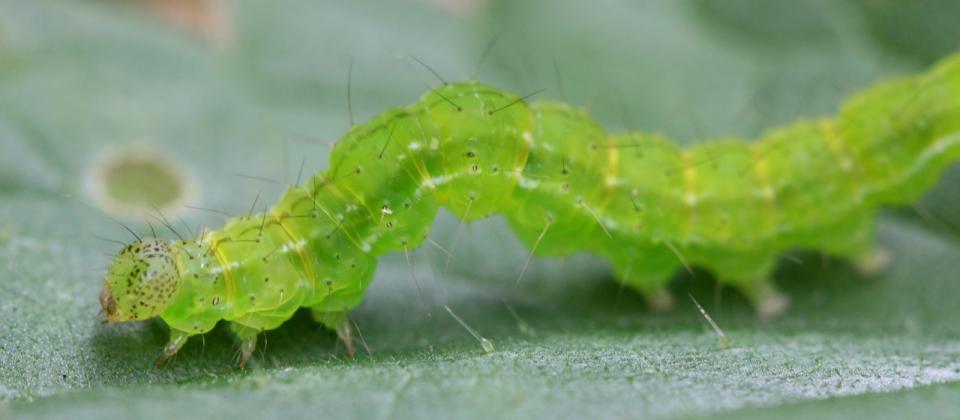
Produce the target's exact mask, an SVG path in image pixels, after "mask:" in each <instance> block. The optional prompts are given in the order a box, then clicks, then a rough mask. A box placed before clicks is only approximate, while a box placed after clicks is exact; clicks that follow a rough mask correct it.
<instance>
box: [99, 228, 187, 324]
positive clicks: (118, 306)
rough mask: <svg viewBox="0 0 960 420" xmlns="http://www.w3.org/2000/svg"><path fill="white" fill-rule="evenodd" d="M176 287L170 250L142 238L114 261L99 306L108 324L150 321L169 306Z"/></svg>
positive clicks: (162, 243)
mask: <svg viewBox="0 0 960 420" xmlns="http://www.w3.org/2000/svg"><path fill="white" fill-rule="evenodd" d="M179 283H180V273H179V270H178V269H177V266H176V263H174V259H173V253H172V251H171V250H170V247H169V246H168V245H167V244H166V243H165V242H163V241H161V240H159V239H154V238H143V239H140V240H138V241H136V242H133V243H131V244H130V245H127V246H126V247H125V248H123V250H121V251H120V253H119V254H117V256H116V258H114V259H113V262H112V263H111V264H110V269H109V271H108V272H107V277H106V278H105V279H104V280H103V289H102V290H101V291H100V305H101V306H102V307H103V312H104V313H105V314H106V315H107V320H108V321H110V322H123V321H130V320H137V319H147V318H152V317H154V316H157V315H159V314H160V313H161V312H163V310H164V309H166V307H167V306H169V305H170V302H171V301H172V300H173V296H174V295H175V294H176V292H177V286H178V285H179Z"/></svg>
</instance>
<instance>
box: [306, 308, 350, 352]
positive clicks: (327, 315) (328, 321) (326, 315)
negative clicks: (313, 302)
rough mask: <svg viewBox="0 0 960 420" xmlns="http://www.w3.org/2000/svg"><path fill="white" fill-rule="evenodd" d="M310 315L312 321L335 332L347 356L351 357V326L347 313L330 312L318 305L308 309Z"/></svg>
mask: <svg viewBox="0 0 960 420" xmlns="http://www.w3.org/2000/svg"><path fill="white" fill-rule="evenodd" d="M310 313H311V314H312V315H313V319H314V320H316V321H317V322H319V323H321V324H323V326H325V327H327V328H329V329H331V330H334V331H336V332H337V338H338V339H340V341H342V342H343V345H344V346H346V347H347V355H348V356H350V357H353V354H354V348H353V325H352V324H351V323H350V319H349V318H348V317H347V312H346V311H337V312H331V311H330V310H329V308H327V307H325V306H323V305H320V306H315V307H312V308H310Z"/></svg>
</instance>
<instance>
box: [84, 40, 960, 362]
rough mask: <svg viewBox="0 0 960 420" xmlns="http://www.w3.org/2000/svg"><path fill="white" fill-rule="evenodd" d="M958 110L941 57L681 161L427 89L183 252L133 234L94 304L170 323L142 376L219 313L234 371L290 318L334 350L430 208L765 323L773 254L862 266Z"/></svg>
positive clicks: (539, 114)
mask: <svg viewBox="0 0 960 420" xmlns="http://www.w3.org/2000/svg"><path fill="white" fill-rule="evenodd" d="M958 98H960V55H956V56H953V57H950V58H947V59H945V60H944V61H942V62H941V63H940V64H938V65H936V66H935V67H933V68H932V69H931V70H930V71H928V72H927V73H924V74H921V75H918V76H914V77H910V78H904V79H900V80H894V81H890V82H886V83H882V84H879V85H877V86H875V87H873V88H870V89H867V90H866V91H864V92H862V93H860V94H859V95H857V96H855V97H853V98H852V99H850V100H849V101H848V102H847V103H846V104H844V106H843V107H842V108H841V111H840V113H839V114H838V116H837V117H836V118H833V119H820V120H816V121H798V122H795V123H792V124H789V125H787V126H784V127H781V128H778V129H775V130H772V131H771V132H769V133H767V134H765V135H764V136H763V137H762V138H761V139H759V141H756V142H745V141H740V140H731V139H727V140H717V141H710V142H703V143H700V144H698V145H697V146H695V147H691V148H686V149H681V148H679V147H678V146H677V145H675V144H674V143H673V142H671V141H669V140H667V139H666V138H664V137H663V136H660V135H656V134H649V133H637V132H634V133H626V134H620V135H609V134H607V133H606V132H605V131H603V130H602V129H601V128H600V127H599V125H598V124H597V123H596V122H594V121H593V120H592V119H591V118H590V117H589V116H588V115H587V114H586V113H585V111H583V110H581V109H577V108H573V107H571V106H568V105H565V104H561V103H555V102H536V103H532V104H528V103H527V102H526V100H525V99H526V98H525V97H518V96H516V95H513V94H509V93H505V92H501V91H498V90H496V89H493V88H491V87H487V86H484V85H481V84H479V83H476V82H465V83H457V84H445V85H443V86H441V87H439V88H436V89H433V90H431V91H429V92H428V93H427V94H426V95H424V96H423V98H421V99H420V100H419V101H418V102H416V103H414V104H412V105H410V106H407V107H404V108H398V109H392V110H388V111H386V112H384V113H383V114H381V115H379V116H377V117H374V118H373V119H372V120H370V121H369V122H367V123H365V124H360V125H356V126H354V127H353V128H352V129H351V130H350V132H348V133H347V134H346V136H345V137H344V138H343V139H342V140H341V141H340V142H339V143H338V144H337V147H336V148H335V149H334V151H333V153H332V155H331V157H330V166H329V168H328V169H327V170H326V171H321V172H320V173H318V174H316V175H315V176H313V177H312V178H310V179H309V180H307V182H305V183H304V184H303V185H300V186H296V187H292V188H289V189H288V190H287V191H286V192H285V193H284V195H283V197H282V198H281V199H280V201H279V202H278V203H277V204H276V205H275V206H274V207H273V208H271V209H269V210H267V211H265V212H264V213H260V214H248V215H244V216H240V217H236V218H233V219H231V220H230V221H228V222H227V224H226V225H225V226H224V227H223V228H221V229H219V230H215V231H205V232H204V233H202V234H201V235H200V236H199V237H197V238H195V239H191V240H183V239H181V240H174V241H169V242H164V241H161V240H159V239H154V238H143V239H139V238H138V240H137V241H135V242H133V243H132V244H130V245H128V246H127V247H126V248H124V249H123V250H122V251H121V252H120V254H119V255H118V256H117V257H116V258H115V259H114V261H113V264H112V265H111V267H110V270H109V274H108V276H107V278H106V280H105V281H104V289H103V292H101V295H100V301H101V305H102V307H103V309H104V312H105V313H106V314H107V318H108V319H109V320H110V321H117V322H119V321H128V320H136V319H146V318H150V317H154V316H159V317H160V318H161V319H163V320H164V321H165V322H166V323H167V324H168V325H169V326H170V330H171V331H170V341H169V342H168V344H167V345H166V346H165V347H164V350H163V353H162V354H161V356H160V358H158V359H157V364H158V365H160V364H163V363H164V362H165V361H166V360H167V359H168V358H169V357H170V356H172V355H173V354H175V353H176V352H177V351H178V350H179V349H180V348H181V347H182V346H183V344H184V343H186V341H187V339H188V338H189V337H190V336H193V335H197V334H202V333H204V332H207V331H209V330H210V329H212V328H213V326H214V325H215V324H216V323H217V322H219V321H221V320H226V321H229V322H230V326H231V328H232V330H233V331H234V333H235V334H236V335H237V337H238V338H239V339H240V340H241V353H242V357H241V363H240V364H241V367H242V366H245V364H246V362H247V360H248V359H249V357H250V355H251V354H252V352H253V349H254V347H255V346H256V338H257V335H258V334H259V333H260V332H262V331H264V330H269V329H273V328H277V327H278V326H279V325H280V324H282V323H283V322H284V321H286V320H287V319H289V318H290V316H291V315H292V314H293V312H294V311H296V310H297V309H298V308H300V307H307V308H309V309H310V310H311V312H312V313H313V316H314V318H315V319H316V320H317V321H319V322H320V323H322V324H323V325H325V326H327V327H328V328H331V329H334V330H336V331H337V333H338V336H339V337H340V338H341V339H342V340H343V341H344V342H345V343H346V344H347V348H348V351H350V352H352V345H351V331H352V329H351V327H350V325H349V323H348V322H347V321H346V315H347V313H348V312H349V311H350V310H352V309H353V308H355V307H356V306H357V305H359V303H360V302H361V300H362V298H363V296H364V293H365V290H366V288H367V286H368V285H369V283H370V280H371V278H372V276H373V273H374V270H375V267H376V263H377V259H378V257H379V256H380V255H383V254H385V253H389V252H404V253H405V254H408V253H409V252H410V250H413V249H415V248H417V247H418V246H420V245H421V244H422V243H423V241H424V240H425V239H426V236H427V234H428V232H429V228H430V226H431V224H432V221H433V219H434V218H435V216H436V213H437V211H438V209H439V208H440V207H441V206H443V207H446V208H448V209H449V210H450V211H451V212H452V213H454V214H455V215H456V216H458V217H459V218H460V219H461V220H463V221H470V220H475V219H479V218H482V217H486V216H488V215H491V214H502V215H503V216H505V217H506V219H507V220H508V221H509V223H510V225H511V226H512V227H513V229H514V231H515V232H516V233H517V235H518V236H519V237H520V239H521V240H522V241H523V242H524V243H525V244H527V246H528V247H529V248H530V250H531V251H530V255H531V257H532V256H533V255H552V256H564V255H568V254H570V253H573V252H579V251H588V252H592V253H594V254H597V255H599V256H601V257H604V258H606V259H607V260H609V261H610V263H611V265H612V267H613V271H614V273H615V275H616V276H617V278H618V279H619V281H621V282H623V283H624V284H625V285H627V286H629V287H631V288H632V289H634V290H636V291H638V292H640V293H641V294H643V295H644V296H646V297H648V299H649V300H650V301H651V304H652V305H653V306H664V305H666V304H667V303H668V302H669V301H670V299H669V294H668V292H667V291H666V284H667V282H668V281H669V280H670V278H671V277H672V276H673V274H674V273H675V272H676V271H677V270H678V269H687V270H689V269H690V267H691V266H698V267H702V268H704V269H706V270H709V271H710V272H712V273H713V274H714V275H715V276H716V278H717V279H718V280H719V281H722V282H724V283H727V284H729V285H732V286H733V287H735V288H736V289H738V290H740V291H741V292H742V293H743V294H744V295H746V296H747V297H748V298H749V299H750V300H751V301H752V302H753V303H754V306H755V307H756V308H757V311H758V313H759V314H760V315H761V316H771V315H774V314H777V313H779V312H782V311H783V310H784V309H785V308H786V304H787V300H786V298H785V297H784V296H783V295H781V294H780V293H779V292H778V291H777V290H776V288H775V287H774V285H773V284H772V282H771V281H770V273H771V272H772V270H773V268H774V266H775V264H776V261H777V256H778V255H779V254H781V253H782V252H785V251H787V250H791V249H796V248H809V249H818V250H822V251H824V252H826V253H829V254H832V255H837V256H842V257H846V258H851V259H857V260H863V259H864V258H863V257H864V256H866V255H870V253H871V250H872V246H873V245H872V239H873V219H874V217H873V216H874V213H875V212H876V210H877V208H878V207H880V206H883V205H896V204H902V203H908V202H911V201H913V200H916V199H917V198H918V197H919V196H920V194H922V193H923V192H924V191H925V190H926V189H927V188H928V187H930V186H931V185H932V184H933V183H935V182H936V181H937V179H938V177H939V175H940V174H941V173H942V171H943V170H944V169H945V168H946V167H947V166H948V165H950V164H951V163H952V162H954V161H955V160H956V159H958V158H960V99H958ZM525 270H526V265H525V266H524V269H523V270H522V271H521V276H522V275H523V272H524V271H525ZM518 281H519V279H518Z"/></svg>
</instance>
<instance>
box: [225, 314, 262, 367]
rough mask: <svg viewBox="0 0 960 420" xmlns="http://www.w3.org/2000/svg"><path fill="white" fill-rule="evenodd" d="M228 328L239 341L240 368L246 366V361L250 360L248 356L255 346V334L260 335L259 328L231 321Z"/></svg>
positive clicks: (251, 353)
mask: <svg viewBox="0 0 960 420" xmlns="http://www.w3.org/2000/svg"><path fill="white" fill-rule="evenodd" d="M230 330H231V331H233V334H234V335H236V337H237V339H238V340H239V341H240V369H243V368H246V367H247V361H249V360H250V356H252V355H253V351H254V350H256V348H257V336H258V335H260V330H258V329H256V328H250V327H248V326H246V325H243V324H240V323H238V322H231V323H230Z"/></svg>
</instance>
